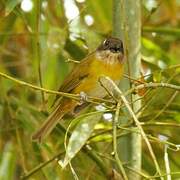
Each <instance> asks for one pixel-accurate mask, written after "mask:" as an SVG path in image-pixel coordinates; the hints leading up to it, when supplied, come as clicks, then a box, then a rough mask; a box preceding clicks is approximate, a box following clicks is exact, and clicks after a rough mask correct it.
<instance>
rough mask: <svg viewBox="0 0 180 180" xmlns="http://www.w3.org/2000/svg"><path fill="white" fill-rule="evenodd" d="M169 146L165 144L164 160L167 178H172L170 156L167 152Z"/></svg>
mask: <svg viewBox="0 0 180 180" xmlns="http://www.w3.org/2000/svg"><path fill="white" fill-rule="evenodd" d="M167 149H168V146H167V145H165V146H164V162H165V167H166V174H167V180H171V175H170V174H171V170H170V165H169V158H168V152H167Z"/></svg>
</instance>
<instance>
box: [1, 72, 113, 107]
mask: <svg viewBox="0 0 180 180" xmlns="http://www.w3.org/2000/svg"><path fill="white" fill-rule="evenodd" d="M0 76H1V77H4V78H6V79H9V80H11V81H14V82H15V83H17V84H19V85H21V86H26V87H28V88H31V89H34V90H38V91H43V92H45V93H48V94H55V95H59V96H63V97H67V98H71V99H74V100H77V101H79V100H80V96H79V95H78V94H71V93H65V92H59V91H54V90H49V89H45V88H42V87H39V86H35V85H33V84H30V83H27V82H24V81H21V80H18V79H16V78H14V77H11V76H9V75H7V74H5V73H2V72H0ZM87 102H90V103H94V104H99V103H98V102H101V103H102V102H104V103H105V102H106V103H111V104H114V101H111V100H107V99H102V98H97V97H90V96H88V97H87Z"/></svg>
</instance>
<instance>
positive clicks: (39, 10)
mask: <svg viewBox="0 0 180 180" xmlns="http://www.w3.org/2000/svg"><path fill="white" fill-rule="evenodd" d="M36 7H37V11H36V12H37V13H36V29H35V31H36V35H35V45H36V59H37V61H38V76H39V84H40V87H41V88H42V87H43V82H42V72H41V45H40V38H39V31H40V14H41V0H37V1H36ZM41 96H42V102H43V105H45V95H44V91H41Z"/></svg>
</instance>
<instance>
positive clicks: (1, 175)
mask: <svg viewBox="0 0 180 180" xmlns="http://www.w3.org/2000/svg"><path fill="white" fill-rule="evenodd" d="M15 160H16V153H15V151H14V148H13V144H12V143H9V142H8V143H7V144H6V145H5V148H4V152H3V153H2V160H1V163H0V179H4V180H8V179H13V174H14V171H15V164H16V162H15Z"/></svg>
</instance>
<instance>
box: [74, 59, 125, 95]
mask: <svg viewBox="0 0 180 180" xmlns="http://www.w3.org/2000/svg"><path fill="white" fill-rule="evenodd" d="M88 69H89V76H88V77H87V78H86V79H84V81H83V82H82V83H81V84H80V85H79V86H78V87H77V88H76V89H75V91H74V92H75V93H80V92H81V91H83V92H85V93H87V94H88V95H90V96H97V97H103V96H104V94H105V91H104V89H103V88H102V87H101V86H100V84H99V82H98V79H99V77H100V76H108V77H110V78H111V79H112V80H114V81H118V80H120V79H121V77H122V74H123V64H121V63H119V62H118V63H107V62H106V61H103V60H99V59H94V60H93V62H92V63H91V65H90V67H89V68H88Z"/></svg>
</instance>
